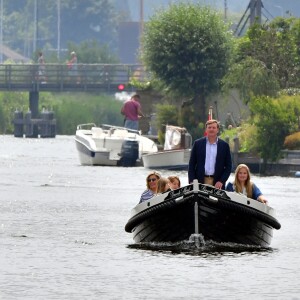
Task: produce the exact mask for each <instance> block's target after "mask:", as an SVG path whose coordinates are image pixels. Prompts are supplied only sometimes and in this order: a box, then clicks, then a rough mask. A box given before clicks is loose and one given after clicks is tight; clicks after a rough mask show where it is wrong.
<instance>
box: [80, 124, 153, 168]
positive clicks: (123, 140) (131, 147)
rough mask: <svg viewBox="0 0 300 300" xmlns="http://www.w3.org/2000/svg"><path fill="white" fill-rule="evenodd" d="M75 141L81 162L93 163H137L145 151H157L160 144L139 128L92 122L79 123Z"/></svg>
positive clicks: (83, 163) (102, 164)
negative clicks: (146, 135)
mask: <svg viewBox="0 0 300 300" xmlns="http://www.w3.org/2000/svg"><path fill="white" fill-rule="evenodd" d="M86 127H87V129H86ZM75 144H76V149H77V152H78V156H79V161H80V163H81V164H82V165H91V166H97V165H99V166H123V167H133V166H138V165H141V161H142V160H141V156H142V154H144V153H149V152H157V145H156V144H155V143H154V142H153V141H152V140H150V139H148V138H146V137H144V136H141V135H140V133H139V132H138V131H132V130H130V129H127V128H123V127H117V126H111V125H103V127H96V125H95V124H93V123H89V124H82V125H78V127H77V131H76V135H75Z"/></svg>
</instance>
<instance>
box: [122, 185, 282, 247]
mask: <svg viewBox="0 0 300 300" xmlns="http://www.w3.org/2000/svg"><path fill="white" fill-rule="evenodd" d="M201 189H202V191H201ZM181 191H182V189H181ZM207 191H208V192H207ZM175 192H176V191H173V192H170V193H169V194H168V195H167V196H164V197H165V199H164V200H163V201H160V200H159V199H156V200H155V199H153V202H154V203H153V205H152V204H151V200H150V201H148V203H142V204H139V205H138V206H137V207H136V209H134V215H133V216H132V218H131V219H130V220H129V221H128V223H127V224H126V226H125V230H126V231H127V232H132V234H133V239H134V241H135V242H136V243H144V242H179V241H184V240H188V239H189V237H190V236H191V235H192V234H195V233H196V234H202V236H203V237H204V240H205V241H208V240H211V241H215V242H219V243H237V244H243V245H255V246H262V247H268V246H269V245H270V243H271V241H272V237H273V229H274V228H276V229H279V228H280V224H279V223H278V221H277V220H276V218H275V217H274V210H273V209H272V208H270V207H267V206H266V205H264V204H261V203H259V202H258V201H255V200H252V199H249V198H246V197H243V196H239V197H241V198H239V197H235V199H232V198H230V197H228V194H230V193H226V192H225V191H220V190H216V189H214V188H213V187H209V186H205V185H200V190H199V191H197V190H194V189H193V188H191V186H189V190H188V191H186V192H176V193H175ZM245 199H247V200H245ZM263 206H264V207H263Z"/></svg>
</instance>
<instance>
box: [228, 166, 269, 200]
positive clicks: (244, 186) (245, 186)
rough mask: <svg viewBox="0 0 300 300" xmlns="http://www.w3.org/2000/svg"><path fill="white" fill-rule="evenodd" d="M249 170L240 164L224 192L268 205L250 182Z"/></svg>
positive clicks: (258, 190)
mask: <svg viewBox="0 0 300 300" xmlns="http://www.w3.org/2000/svg"><path fill="white" fill-rule="evenodd" d="M250 179H251V178H250V170H249V168H248V166H247V165H244V164H240V165H238V166H237V168H236V170H235V176H234V181H233V183H231V182H229V183H227V185H226V191H229V192H237V193H241V194H244V195H245V196H247V197H248V198H252V199H254V200H258V201H260V202H262V203H264V204H266V203H268V201H267V199H266V198H265V197H264V195H263V194H262V192H261V191H260V189H259V188H258V187H257V186H256V185H255V184H254V183H253V182H251V180H250Z"/></svg>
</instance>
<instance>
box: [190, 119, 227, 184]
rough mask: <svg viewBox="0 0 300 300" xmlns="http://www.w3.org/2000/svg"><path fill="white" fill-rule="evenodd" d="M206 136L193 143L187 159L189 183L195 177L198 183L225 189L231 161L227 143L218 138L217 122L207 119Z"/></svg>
mask: <svg viewBox="0 0 300 300" xmlns="http://www.w3.org/2000/svg"><path fill="white" fill-rule="evenodd" d="M205 128H206V132H207V136H205V137H202V138H200V139H198V140H196V141H195V142H194V144H193V147H192V151H191V157H190V161H189V169H188V177H189V183H192V182H193V180H194V179H197V180H198V181H199V182H200V183H204V184H209V185H212V186H214V187H216V188H218V189H222V188H223V189H225V183H226V180H227V179H228V178H229V176H230V173H231V169H232V162H231V153H230V148H229V145H228V143H226V142H225V141H223V140H221V139H219V138H218V136H217V135H218V132H219V123H218V121H217V120H209V121H207V122H206V124H205Z"/></svg>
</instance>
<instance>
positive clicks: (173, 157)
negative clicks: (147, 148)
mask: <svg viewBox="0 0 300 300" xmlns="http://www.w3.org/2000/svg"><path fill="white" fill-rule="evenodd" d="M191 146H192V137H191V135H190V134H189V133H188V132H187V130H186V129H185V128H182V127H178V126H171V125H167V126H166V133H165V144H164V149H163V150H162V151H158V152H153V153H149V154H145V155H143V156H142V160H143V165H144V167H145V168H149V169H169V170H183V169H187V167H188V163H189V159H190V155H191Z"/></svg>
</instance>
